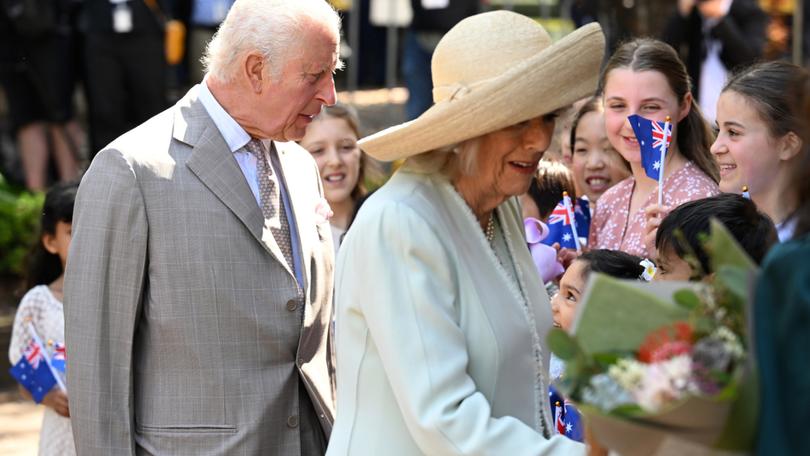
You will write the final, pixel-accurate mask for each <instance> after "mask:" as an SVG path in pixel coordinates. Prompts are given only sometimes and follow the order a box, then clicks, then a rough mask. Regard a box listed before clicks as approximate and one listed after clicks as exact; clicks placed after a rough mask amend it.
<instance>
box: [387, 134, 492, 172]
mask: <svg viewBox="0 0 810 456" xmlns="http://www.w3.org/2000/svg"><path fill="white" fill-rule="evenodd" d="M480 149H481V136H478V137H475V138H470V139H467V140H464V141H462V142H460V143H458V144H451V145H449V146H444V147H440V148H438V149H433V150H429V151H427V152H423V153H421V154H417V155H414V156H412V157H408V159H407V160H405V163H403V165H402V168H403V169H406V170H408V171H412V172H416V173H421V174H433V173H441V174H444V175H445V176H447V177H449V178H451V179H452V178H455V177H456V176H459V175H462V176H471V175H473V174H474V173H475V171H476V169H477V168H478V154H479V152H480Z"/></svg>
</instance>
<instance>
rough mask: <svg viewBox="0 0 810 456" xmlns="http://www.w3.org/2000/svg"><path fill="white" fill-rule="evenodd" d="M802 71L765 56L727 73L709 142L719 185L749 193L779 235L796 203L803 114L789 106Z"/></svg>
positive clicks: (789, 227) (789, 233)
mask: <svg viewBox="0 0 810 456" xmlns="http://www.w3.org/2000/svg"><path fill="white" fill-rule="evenodd" d="M805 78H807V71H806V70H805V69H804V68H801V67H798V66H796V65H793V64H791V63H787V62H779V61H775V62H766V63H760V64H756V65H753V66H751V67H749V68H746V69H744V70H741V71H740V72H739V73H737V74H735V75H734V76H732V77H731V79H729V81H728V82H727V83H726V86H725V87H724V88H723V93H722V94H721V95H720V100H719V101H718V102H717V126H718V128H719V132H718V135H717V139H715V141H714V144H713V145H712V149H711V150H712V153H713V154H714V157H715V159H716V160H717V164H718V166H719V167H720V190H721V191H724V192H729V193H741V192H742V189H743V187H748V194H749V195H750V197H751V199H752V200H753V201H754V203H756V205H757V207H758V208H759V210H761V211H762V212H764V213H765V214H767V215H768V216H769V217H770V218H771V220H773V222H774V223H775V224H776V228H777V230H778V232H779V239H780V240H781V241H786V240H788V239H790V238H791V237H793V231H794V230H795V227H796V219H795V213H796V208H797V207H798V202H797V201H796V194H795V192H794V191H793V190H792V188H791V186H792V185H793V182H792V180H791V179H790V176H792V174H793V169H794V168H795V167H797V166H799V164H800V160H801V150H802V145H803V144H802V143H803V141H802V128H805V127H804V122H805V119H802V118H801V117H800V116H799V115H796V114H795V113H793V112H791V103H795V100H796V99H797V97H798V93H797V90H798V89H799V87H798V84H799V82H800V81H802V80H804V79H805Z"/></svg>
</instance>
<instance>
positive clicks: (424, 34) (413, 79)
mask: <svg viewBox="0 0 810 456" xmlns="http://www.w3.org/2000/svg"><path fill="white" fill-rule="evenodd" d="M410 1H411V9H412V10H413V19H412V20H411V25H410V27H409V28H408V30H407V31H406V33H405V42H404V43H403V51H402V78H403V79H404V80H405V86H406V87H407V88H408V101H407V102H406V103H405V117H406V118H407V119H408V120H410V119H415V118H417V117H419V115H421V114H422V113H423V112H425V111H427V110H428V108H430V106H431V105H432V104H433V96H432V95H431V88H432V85H431V83H432V81H431V78H432V76H431V65H430V61H431V57H432V56H433V50H434V49H435V48H436V44H437V43H438V42H439V40H440V39H441V37H442V36H443V35H444V34H445V33H447V31H448V30H450V29H451V28H453V26H454V25H456V24H457V23H458V22H459V21H460V20H462V19H464V18H465V17H468V16H471V15H473V14H475V13H477V12H478V11H479V10H480V6H479V4H478V3H479V2H477V1H470V0H445V1H430V0H410Z"/></svg>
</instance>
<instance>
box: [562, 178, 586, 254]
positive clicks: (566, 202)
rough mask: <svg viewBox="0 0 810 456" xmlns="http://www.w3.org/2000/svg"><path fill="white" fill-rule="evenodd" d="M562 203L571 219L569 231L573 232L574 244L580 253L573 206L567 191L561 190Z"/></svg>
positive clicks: (580, 248)
mask: <svg viewBox="0 0 810 456" xmlns="http://www.w3.org/2000/svg"><path fill="white" fill-rule="evenodd" d="M563 205H565V212H566V213H567V214H568V218H569V219H570V220H571V231H572V232H573V234H574V245H576V247H577V253H582V247H580V245H579V234H577V218H576V217H574V206H573V204H571V197H570V196H568V192H563Z"/></svg>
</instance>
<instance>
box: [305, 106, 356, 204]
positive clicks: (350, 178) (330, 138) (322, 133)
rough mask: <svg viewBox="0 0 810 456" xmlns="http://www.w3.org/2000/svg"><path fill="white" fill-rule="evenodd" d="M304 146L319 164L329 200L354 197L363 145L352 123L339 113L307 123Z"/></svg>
mask: <svg viewBox="0 0 810 456" xmlns="http://www.w3.org/2000/svg"><path fill="white" fill-rule="evenodd" d="M301 146H302V147H303V148H305V149H307V150H308V151H309V153H310V154H312V158H314V159H315V162H316V163H317V164H318V170H319V171H320V173H321V180H322V181H323V190H324V193H325V195H326V200H327V201H328V202H329V204H331V205H333V206H334V205H338V204H340V203H342V202H345V201H346V200H347V199H349V198H351V195H352V192H353V191H354V188H355V187H356V186H357V180H358V179H359V177H360V148H359V147H357V135H355V134H354V130H352V128H351V127H350V126H349V124H348V123H347V122H346V121H345V120H343V119H340V118H336V117H322V118H320V119H316V120H315V121H314V122H312V123H311V124H309V126H308V127H307V131H306V134H305V135H304V138H303V139H302V140H301Z"/></svg>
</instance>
